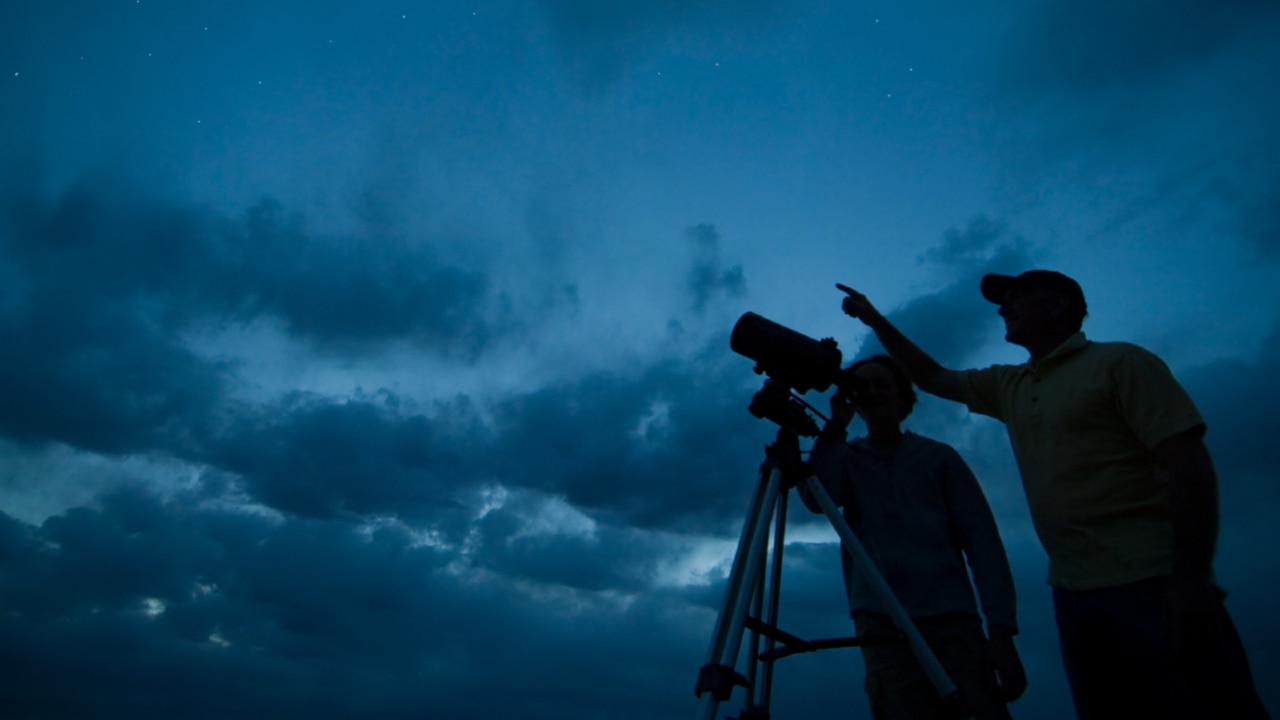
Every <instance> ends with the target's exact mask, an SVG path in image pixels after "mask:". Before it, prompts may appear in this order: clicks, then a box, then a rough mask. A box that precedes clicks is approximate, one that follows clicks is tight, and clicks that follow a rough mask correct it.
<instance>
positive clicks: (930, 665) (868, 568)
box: [805, 477, 968, 717]
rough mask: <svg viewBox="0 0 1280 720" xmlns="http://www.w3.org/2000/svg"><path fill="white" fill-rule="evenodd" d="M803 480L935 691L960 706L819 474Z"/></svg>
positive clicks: (947, 679) (951, 685) (957, 696)
mask: <svg viewBox="0 0 1280 720" xmlns="http://www.w3.org/2000/svg"><path fill="white" fill-rule="evenodd" d="M805 483H806V487H807V488H808V489H809V492H810V493H812V494H813V497H815V498H816V499H817V500H818V504H819V505H821V506H822V511H823V512H824V513H826V516H827V519H828V520H830V521H831V526H832V527H834V528H835V530H836V533H837V534H839V535H840V539H841V540H842V541H843V543H844V549H845V552H847V553H849V556H850V557H851V558H852V559H853V565H854V567H855V568H857V571H858V572H859V573H861V574H862V576H863V577H864V578H865V579H866V580H867V583H868V584H869V585H870V586H871V591H872V592H874V593H875V595H876V599H878V600H879V601H880V604H881V606H883V607H884V608H885V610H886V611H887V612H888V615H889V617H891V618H893V622H894V624H896V625H897V626H898V629H899V630H901V631H902V633H903V634H904V635H906V636H907V642H908V643H909V644H910V645H911V651H912V652H913V653H915V656H916V659H917V660H919V661H920V666H921V667H922V668H924V673H925V675H927V676H928V677H929V681H930V682H932V683H933V686H934V688H936V689H937V691H938V694H939V695H940V696H942V697H943V698H945V699H946V701H947V702H948V703H949V704H951V705H952V706H954V707H959V704H960V701H961V698H960V694H959V692H958V691H957V690H956V686H955V683H953V682H951V678H950V677H948V676H947V671H946V670H944V669H943V667H942V663H940V662H938V658H937V656H936V655H934V654H933V650H932V649H930V648H929V645H928V644H927V643H925V641H924V636H922V635H921V634H920V631H919V629H917V628H916V624H915V623H914V622H912V621H911V617H910V616H909V615H907V611H906V610H905V609H903V607H902V604H901V603H899V602H898V598H897V597H895V596H894V594H893V591H892V590H890V589H889V584H888V583H886V582H885V580H884V577H883V576H882V575H881V574H880V571H879V570H877V569H876V566H875V565H874V564H873V563H872V562H871V558H870V556H868V555H867V551H866V549H865V548H863V547H862V543H861V542H859V541H858V536H856V535H854V534H853V529H852V528H850V527H849V523H847V522H845V520H844V516H842V515H841V514H840V510H839V509H838V508H837V507H836V504H835V502H833V501H832V500H831V496H830V495H828V494H827V491H826V489H825V488H824V487H822V483H821V482H820V481H819V480H818V478H816V477H810V478H808V479H807V480H805ZM960 716H961V717H968V713H967V712H964V711H963V709H961V715H960Z"/></svg>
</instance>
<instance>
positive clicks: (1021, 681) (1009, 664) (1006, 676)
mask: <svg viewBox="0 0 1280 720" xmlns="http://www.w3.org/2000/svg"><path fill="white" fill-rule="evenodd" d="M990 635H991V660H992V662H994V663H995V666H996V675H997V676H998V677H999V679H1000V697H1001V699H1002V700H1004V701H1005V702H1006V703H1011V702H1013V701H1014V700H1017V699H1018V698H1020V697H1022V693H1024V692H1026V691H1027V671H1026V670H1024V669H1023V667H1022V658H1020V657H1018V648H1016V647H1014V645H1013V629H1012V628H1008V627H1005V626H1004V625H992V626H991V629H990Z"/></svg>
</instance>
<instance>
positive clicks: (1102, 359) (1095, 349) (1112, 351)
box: [1080, 340, 1165, 365]
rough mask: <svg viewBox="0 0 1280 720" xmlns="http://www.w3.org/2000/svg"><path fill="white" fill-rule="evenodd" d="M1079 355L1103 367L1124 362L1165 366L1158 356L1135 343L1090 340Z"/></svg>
mask: <svg viewBox="0 0 1280 720" xmlns="http://www.w3.org/2000/svg"><path fill="white" fill-rule="evenodd" d="M1083 350H1084V352H1082V353H1080V355H1081V356H1082V357H1085V358H1089V359H1090V360H1092V361H1093V362H1097V363H1100V364H1104V365H1115V364H1119V363H1124V362H1139V363H1156V364H1159V365H1165V362H1164V360H1163V359H1161V357H1160V356H1159V355H1156V354H1155V353H1154V352H1152V351H1150V350H1148V349H1146V348H1145V347H1143V346H1141V345H1138V344H1136V343H1131V342H1125V341H1123V340H1112V341H1107V342H1098V341H1096V340H1091V341H1090V342H1089V344H1088V345H1087V346H1086V347H1085V348H1083Z"/></svg>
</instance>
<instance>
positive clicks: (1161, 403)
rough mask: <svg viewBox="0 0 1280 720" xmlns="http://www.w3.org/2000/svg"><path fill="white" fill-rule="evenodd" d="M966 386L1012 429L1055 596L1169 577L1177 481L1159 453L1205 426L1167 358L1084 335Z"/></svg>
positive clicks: (980, 409)
mask: <svg viewBox="0 0 1280 720" xmlns="http://www.w3.org/2000/svg"><path fill="white" fill-rule="evenodd" d="M958 375H959V377H960V385H961V391H962V393H963V396H964V402H965V404H967V405H968V406H969V409H970V410H971V411H973V412H975V413H978V414H981V415H987V416H990V417H993V418H995V419H997V420H1001V421H1003V422H1004V423H1005V426H1006V428H1007V429H1008V432H1009V440H1010V442H1011V443H1012V445H1013V453H1014V456H1015V457H1016V459H1017V463H1018V470H1019V472H1020V474H1021V475H1022V484H1023V488H1024V489H1025V490H1026V494H1027V504H1028V506H1029V507H1030V509H1031V517H1032V520H1033V521H1034V523H1035V528H1036V532H1037V534H1038V535H1039V537H1040V542H1041V543H1042V544H1043V545H1044V549H1045V551H1046V552H1047V553H1048V555H1049V584H1050V585H1053V586H1056V587H1061V588H1064V589H1067V590H1088V589H1092V588H1100V587H1110V586H1114V585H1121V584H1124V583H1129V582H1134V581H1137V580H1142V579H1145V578H1150V577H1158V576H1162V575H1168V574H1169V573H1170V572H1171V571H1172V568H1173V528H1172V524H1171V520H1170V505H1169V502H1170V501H1169V487H1168V477H1167V473H1166V472H1165V470H1164V469H1163V468H1162V467H1161V466H1160V465H1159V463H1157V462H1156V458H1155V455H1154V454H1153V453H1152V452H1151V449H1152V448H1153V447H1155V446H1156V445H1157V444H1159V443H1160V442H1161V441H1163V440H1166V439H1168V438H1170V437H1172V436H1174V435H1177V434H1179V433H1182V432H1185V431H1188V430H1194V429H1197V428H1198V429H1200V430H1201V431H1203V429H1204V420H1203V419H1202V418H1201V416H1200V412H1199V411H1198V410H1197V409H1196V406H1195V404H1194V403H1193V402H1192V401H1191V398H1190V396H1188V395H1187V392H1186V391H1185V390H1184V389H1183V388H1182V386H1181V385H1180V384H1179V383H1178V381H1177V380H1176V379H1175V378H1174V377H1173V373H1172V372H1170V370H1169V368H1168V366H1166V365H1165V364H1164V362H1163V361H1162V360H1160V358H1158V357H1156V356H1155V355H1154V354H1152V353H1150V352H1148V351H1147V350H1144V349H1142V348H1140V347H1138V346H1136V345H1132V344H1130V343H1123V342H1116V343H1098V342H1091V341H1089V340H1088V339H1086V338H1085V336H1084V333H1076V334H1075V335H1073V336H1072V337H1071V338H1069V339H1068V340H1067V341H1066V342H1064V343H1063V344H1062V345H1061V346H1059V347H1058V348H1057V349H1055V350H1054V351H1053V352H1052V353H1050V354H1049V355H1048V356H1046V357H1045V358H1043V359H1041V360H1040V361H1038V362H1035V363H1030V362H1029V363H1027V364H1025V365H996V366H994V367H990V368H987V369H984V370H967V371H962V372H960V373H958Z"/></svg>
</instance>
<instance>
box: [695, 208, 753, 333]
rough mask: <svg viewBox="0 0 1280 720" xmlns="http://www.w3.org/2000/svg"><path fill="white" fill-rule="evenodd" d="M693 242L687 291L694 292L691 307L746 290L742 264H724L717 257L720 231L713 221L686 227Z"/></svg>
mask: <svg viewBox="0 0 1280 720" xmlns="http://www.w3.org/2000/svg"><path fill="white" fill-rule="evenodd" d="M685 236H686V237H687V238H688V239H689V242H690V243H691V244H692V245H693V254H694V261H693V267H691V268H690V269H689V291H690V292H691V293H692V294H693V311H694V312H696V313H701V312H703V311H704V310H706V308H707V303H709V302H711V301H712V300H713V299H714V298H715V297H717V296H719V295H724V296H726V297H742V296H743V295H746V293H747V279H746V277H745V275H743V272H742V266H741V265H734V266H732V267H730V268H725V267H723V265H722V263H721V261H720V233H719V232H717V231H716V228H715V226H714V225H712V224H710V223H702V224H700V225H695V226H694V227H691V228H689V229H688V230H686V231H685Z"/></svg>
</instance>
